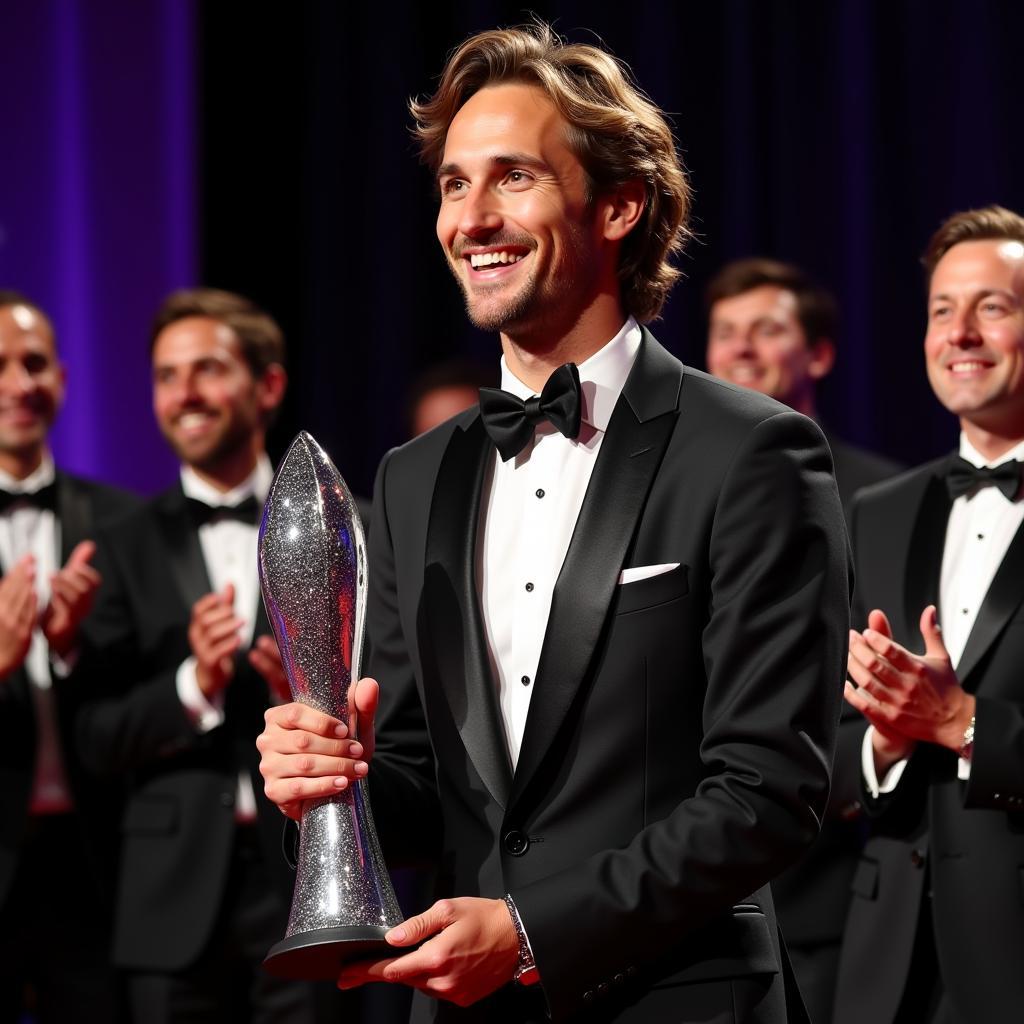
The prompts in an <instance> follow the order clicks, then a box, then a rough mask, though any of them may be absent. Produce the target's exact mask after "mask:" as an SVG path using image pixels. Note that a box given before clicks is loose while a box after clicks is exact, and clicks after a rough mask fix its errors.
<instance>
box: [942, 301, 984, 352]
mask: <svg viewBox="0 0 1024 1024" xmlns="http://www.w3.org/2000/svg"><path fill="white" fill-rule="evenodd" d="M949 343H950V344H951V345H959V346H962V347H971V346H973V345H978V344H980V343H981V335H980V334H979V333H978V323H977V320H976V319H975V316H974V312H973V310H969V309H968V310H963V311H961V312H958V313H956V314H955V315H954V317H953V320H952V322H951V323H950V325H949Z"/></svg>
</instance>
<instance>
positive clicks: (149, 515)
mask: <svg viewBox="0 0 1024 1024" xmlns="http://www.w3.org/2000/svg"><path fill="white" fill-rule="evenodd" d="M151 355H152V371H153V376H152V383H153V410H154V413H155V416H156V420H157V423H158V425H159V427H160V430H161V432H162V433H163V435H164V437H165V438H166V440H167V443H168V444H169V445H170V446H171V448H173V450H174V452H175V453H176V455H177V456H178V458H179V459H180V460H181V478H180V481H179V482H178V483H177V484H175V485H174V486H173V487H171V488H170V489H169V490H167V491H165V492H164V493H163V494H160V495H159V496H157V497H156V498H154V499H153V500H152V501H150V502H149V503H148V504H146V505H145V506H144V507H142V508H141V509H139V510H138V511H137V512H136V513H134V514H133V515H131V516H129V517H128V518H125V519H124V520H122V521H121V522H120V523H119V524H117V527H116V529H113V530H110V531H109V532H106V533H105V534H103V535H102V536H101V539H100V553H99V556H98V561H99V563H100V565H101V567H102V571H103V572H104V575H105V577H106V578H107V580H108V588H109V601H106V602H104V606H103V609H102V610H101V614H98V615H97V616H96V623H95V626H96V629H95V638H96V643H97V647H98V652H97V657H98V659H99V661H100V663H101V664H102V665H103V666H104V671H105V676H106V683H107V689H106V691H105V693H104V695H103V697H102V699H99V700H96V701H93V702H91V703H90V704H89V705H87V706H86V707H84V708H83V709H82V712H81V714H80V717H79V738H80V741H81V748H82V751H83V756H84V757H85V758H86V759H87V761H88V762H89V764H90V766H91V767H92V768H93V769H94V770H96V771H97V772H101V773H105V774H108V775H124V776H125V777H126V779H127V785H128V794H127V806H126V811H125V815H124V820H123V823H122V827H121V832H122V853H121V857H122V867H121V878H120V887H119V892H118V899H117V907H116V923H115V942H114V953H115V960H116V963H117V964H118V965H119V966H120V967H121V968H123V969H125V970H126V971H127V972H128V975H127V978H128V993H129V999H130V1004H131V1010H132V1014H133V1018H134V1020H135V1021H136V1022H138V1024H151V1022H154V1021H159V1022H174V1021H190V1022H192V1021H223V1020H250V1019H251V1020H258V1021H265V1022H270V1021H281V1022H288V1024H295V1022H303V1021H311V1020H313V1019H314V1006H313V1000H314V994H313V990H312V987H311V986H309V985H306V984H303V983H297V982H284V981H280V980H277V979H275V978H272V977H270V976H269V975H267V974H265V973H264V972H263V971H262V970H261V969H260V963H261V961H262V959H263V957H264V956H265V955H266V953H267V951H268V949H269V948H270V947H271V946H272V945H273V944H274V943H275V942H277V941H279V940H280V939H281V938H282V937H283V936H284V931H285V927H286V922H287V914H288V907H289V903H290V898H291V888H292V877H291V874H290V871H289V869H288V867H287V865H286V863H285V861H284V859H283V857H282V855H281V829H282V823H281V818H280V815H279V814H278V813H277V810H276V808H274V807H273V806H272V805H271V804H270V803H269V802H268V801H267V800H266V798H265V797H264V795H263V787H262V785H261V784H260V782H259V781H258V775H257V773H256V763H257V760H258V754H257V752H256V748H255V738H256V735H257V734H258V733H259V731H260V729H261V727H262V722H263V711H264V709H265V708H266V707H267V706H268V704H269V703H271V702H275V701H277V700H279V699H280V698H281V697H284V696H287V692H288V691H287V681H286V679H285V676H284V673H283V670H282V667H281V661H280V656H279V654H278V651H277V646H276V644H275V642H274V640H273V637H272V636H271V635H269V634H270V628H269V625H268V623H267V620H266V615H265V612H264V610H263V605H262V601H261V600H260V594H259V585H258V580H257V569H256V547H257V532H258V523H259V517H260V513H261V510H262V506H263V501H264V499H265V498H266V495H267V492H268V490H269V488H270V483H271V479H272V476H273V470H272V468H271V464H270V461H269V459H268V458H267V454H266V451H265V448H264V441H265V436H266V431H267V427H268V425H269V423H270V422H271V419H272V418H273V416H274V414H275V412H276V411H277V409H278V407H279V406H280V404H281V401H282V399H283V397H284V393H285V386H286V374H285V369H284V358H285V350H284V339H283V336H282V334H281V331H280V329H279V328H278V326H277V324H276V323H275V322H274V321H273V320H272V319H271V317H270V316H268V315H267V314H266V313H265V312H263V311H262V310H260V309H258V308H257V307H256V306H255V305H253V304H252V303H251V302H249V301H248V300H247V299H244V298H242V297H240V296H237V295H232V294H230V293H227V292H220V291H215V290H212V289H195V290H191V291H182V292H177V293H175V294H173V295H171V296H170V297H169V298H168V299H167V301H166V302H165V303H164V304H163V306H162V307H161V309H160V311H159V312H158V314H157V317H156V321H155V324H154V327H153V331H152V336H151Z"/></svg>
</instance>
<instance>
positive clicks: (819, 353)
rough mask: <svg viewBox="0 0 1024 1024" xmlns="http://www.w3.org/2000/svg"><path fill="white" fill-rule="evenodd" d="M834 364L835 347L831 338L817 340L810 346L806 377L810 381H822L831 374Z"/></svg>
mask: <svg viewBox="0 0 1024 1024" xmlns="http://www.w3.org/2000/svg"><path fill="white" fill-rule="evenodd" d="M835 364H836V347H835V345H834V344H833V342H832V339H831V338H818V340H817V341H815V342H814V344H813V345H811V358H810V360H809V361H808V363H807V375H808V376H809V377H810V378H811V380H822V379H824V378H825V377H827V376H828V375H829V374H830V373H831V372H832V367H833V366H835Z"/></svg>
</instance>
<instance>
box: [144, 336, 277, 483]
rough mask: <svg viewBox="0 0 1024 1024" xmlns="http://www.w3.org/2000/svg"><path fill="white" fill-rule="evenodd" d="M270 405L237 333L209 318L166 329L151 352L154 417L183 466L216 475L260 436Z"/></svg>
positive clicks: (158, 337)
mask: <svg viewBox="0 0 1024 1024" xmlns="http://www.w3.org/2000/svg"><path fill="white" fill-rule="evenodd" d="M265 409H266V399H265V395H264V389H263V387H262V385H261V382H260V381H259V380H258V379H257V378H256V377H254V376H253V372H252V370H251V368H250V367H249V364H248V363H247V362H246V361H245V357H244V356H243V355H242V348H241V345H240V344H239V341H238V338H237V337H236V336H235V332H234V331H233V330H231V328H230V327H228V326H226V325H225V324H222V323H220V322H219V321H217V320H213V319H211V318H209V317H200V316H196V317H188V318H186V319H184V320H178V321H176V322H175V323H172V324H171V325H170V326H168V327H165V328H164V329H163V330H162V331H161V332H160V334H159V335H158V336H157V339H156V344H155V345H154V346H153V412H154V414H155V415H156V421H157V424H158V425H159V427H160V430H161V432H162V433H163V435H164V437H165V438H167V441H168V443H169V444H170V446H171V447H172V448H173V449H174V451H175V453H176V454H177V456H178V458H179V459H181V461H182V462H184V463H186V464H188V465H190V466H194V467H196V468H197V469H199V470H208V471H209V470H215V469H216V467H217V466H218V464H220V463H221V462H222V461H223V460H225V459H226V458H228V457H230V456H232V455H234V454H236V453H237V452H238V451H240V450H242V449H243V448H245V447H246V446H251V445H252V443H253V438H254V435H255V434H256V432H257V431H262V428H263V416H264V414H265Z"/></svg>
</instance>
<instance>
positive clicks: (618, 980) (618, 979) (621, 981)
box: [612, 973, 626, 985]
mask: <svg viewBox="0 0 1024 1024" xmlns="http://www.w3.org/2000/svg"><path fill="white" fill-rule="evenodd" d="M612 981H614V982H615V984H616V985H625V984H626V976H625V975H624V974H621V973H620V974H616V975H615V977H614V978H612Z"/></svg>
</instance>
